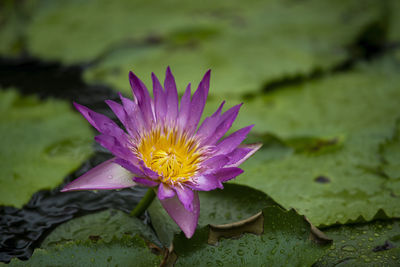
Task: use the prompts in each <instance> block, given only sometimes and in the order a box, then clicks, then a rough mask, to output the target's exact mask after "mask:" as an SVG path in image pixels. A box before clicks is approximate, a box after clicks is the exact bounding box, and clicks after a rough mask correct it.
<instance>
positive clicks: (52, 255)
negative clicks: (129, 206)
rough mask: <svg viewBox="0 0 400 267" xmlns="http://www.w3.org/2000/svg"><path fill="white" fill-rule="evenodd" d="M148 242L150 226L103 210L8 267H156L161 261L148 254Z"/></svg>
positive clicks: (152, 237)
mask: <svg viewBox="0 0 400 267" xmlns="http://www.w3.org/2000/svg"><path fill="white" fill-rule="evenodd" d="M149 241H151V242H154V241H155V242H157V239H156V237H155V235H154V233H153V231H152V230H151V228H150V227H149V226H147V225H144V224H143V222H142V221H140V220H139V219H137V218H135V217H131V216H129V215H128V214H125V213H123V212H121V211H116V210H106V211H102V212H99V213H95V214H90V215H86V216H83V217H80V218H76V219H73V220H71V221H68V222H66V223H64V224H61V225H60V226H58V227H57V228H56V229H55V230H54V231H53V232H51V234H50V235H49V236H48V237H47V238H46V239H45V240H44V241H43V243H42V245H41V248H39V249H36V250H35V251H34V253H33V255H32V257H31V258H30V259H29V260H28V261H26V262H24V261H20V260H17V259H14V260H12V261H11V263H10V266H70V265H73V266H99V265H101V266H103V265H107V266H116V265H119V266H131V265H132V264H134V265H135V266H159V264H160V263H161V258H162V257H161V255H156V254H154V253H152V252H151V251H150V249H149V245H148V242H149ZM151 246H152V247H153V248H157V247H155V246H154V245H151ZM159 252H160V251H159Z"/></svg>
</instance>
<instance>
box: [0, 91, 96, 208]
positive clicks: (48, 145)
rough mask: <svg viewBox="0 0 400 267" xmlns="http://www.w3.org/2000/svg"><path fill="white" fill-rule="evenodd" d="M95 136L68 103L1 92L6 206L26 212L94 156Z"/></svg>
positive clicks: (0, 190)
mask: <svg viewBox="0 0 400 267" xmlns="http://www.w3.org/2000/svg"><path fill="white" fill-rule="evenodd" d="M92 136H93V134H92V132H91V130H90V129H89V125H88V123H87V122H86V121H85V120H84V119H83V118H81V116H79V115H78V114H77V113H76V112H73V111H72V110H71V108H70V106H69V104H68V103H66V102H64V101H59V100H46V101H40V100H38V99H37V98H36V97H33V96H28V97H22V96H19V95H18V93H16V92H15V91H13V90H7V91H0V147H1V153H0V205H8V206H16V207H22V206H23V205H24V204H25V203H26V202H27V201H28V200H29V199H30V197H31V196H32V194H33V193H35V192H36V191H38V190H41V189H50V188H52V187H55V186H57V185H58V184H60V183H61V182H62V180H63V179H64V177H65V176H66V175H67V174H69V173H70V172H71V171H73V170H75V169H76V168H78V167H79V165H80V164H81V163H82V162H83V161H84V160H85V159H87V158H88V156H90V154H91V152H92V149H91V144H92Z"/></svg>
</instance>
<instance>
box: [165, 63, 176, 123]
mask: <svg viewBox="0 0 400 267" xmlns="http://www.w3.org/2000/svg"><path fill="white" fill-rule="evenodd" d="M164 88H165V92H166V94H167V117H168V118H169V120H170V121H172V122H174V121H175V120H176V117H177V116H178V91H177V90H176V83H175V78H174V76H173V75H172V73H171V69H170V67H168V68H167V71H166V73H165V81H164Z"/></svg>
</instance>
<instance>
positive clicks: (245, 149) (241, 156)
mask: <svg viewBox="0 0 400 267" xmlns="http://www.w3.org/2000/svg"><path fill="white" fill-rule="evenodd" d="M261 146H262V144H251V145H240V146H238V147H237V148H236V149H235V150H233V151H232V152H231V153H229V154H228V155H227V156H228V157H229V162H228V163H227V165H228V166H229V167H237V166H239V165H240V164H242V163H243V162H245V161H246V160H247V159H248V158H249V157H250V156H251V155H253V154H254V153H256V151H257V150H259V149H260V148H261Z"/></svg>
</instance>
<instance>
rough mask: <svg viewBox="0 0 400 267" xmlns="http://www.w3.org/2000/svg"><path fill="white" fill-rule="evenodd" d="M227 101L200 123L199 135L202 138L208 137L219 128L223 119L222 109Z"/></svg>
mask: <svg viewBox="0 0 400 267" xmlns="http://www.w3.org/2000/svg"><path fill="white" fill-rule="evenodd" d="M224 104H225V101H223V102H222V103H221V105H220V106H219V108H218V109H217V110H216V111H215V112H214V114H212V115H211V116H210V117H207V118H205V119H204V121H203V123H202V124H201V125H200V127H199V130H198V131H197V135H198V136H200V138H202V139H208V138H209V137H210V136H211V135H212V134H213V133H214V132H215V129H216V128H217V126H218V124H219V123H220V120H221V110H222V108H223V107H224Z"/></svg>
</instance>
